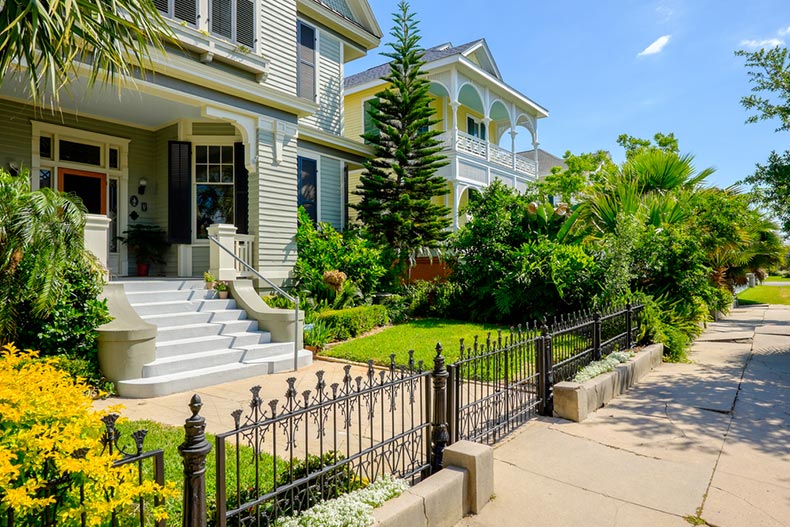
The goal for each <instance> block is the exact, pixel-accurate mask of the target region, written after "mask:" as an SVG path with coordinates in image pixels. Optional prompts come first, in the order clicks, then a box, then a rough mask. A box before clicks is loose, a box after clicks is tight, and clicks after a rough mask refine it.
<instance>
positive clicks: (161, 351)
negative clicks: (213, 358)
mask: <svg viewBox="0 0 790 527" xmlns="http://www.w3.org/2000/svg"><path fill="white" fill-rule="evenodd" d="M233 340H234V339H233V337H230V336H227V335H208V336H205V337H195V338H187V339H177V340H168V341H165V342H161V343H160V342H157V344H156V358H157V360H159V359H164V358H167V357H175V356H181V355H184V356H189V355H191V354H193V353H200V352H202V351H212V350H222V349H228V348H230V347H231V346H232V345H233Z"/></svg>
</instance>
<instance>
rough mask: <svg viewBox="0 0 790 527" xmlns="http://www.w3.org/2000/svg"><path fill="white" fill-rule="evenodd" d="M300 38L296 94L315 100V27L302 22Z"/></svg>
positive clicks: (298, 26) (299, 24)
mask: <svg viewBox="0 0 790 527" xmlns="http://www.w3.org/2000/svg"><path fill="white" fill-rule="evenodd" d="M297 30H298V31H297V32H298V38H299V50H298V53H299V60H298V66H299V68H298V70H299V71H298V78H297V85H296V92H297V93H296V95H297V96H299V97H303V98H305V99H310V100H311V101H312V100H315V29H313V28H312V27H310V26H308V25H305V24H302V23H301V22H299V23H298V25H297Z"/></svg>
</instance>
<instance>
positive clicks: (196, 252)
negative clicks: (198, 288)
mask: <svg viewBox="0 0 790 527" xmlns="http://www.w3.org/2000/svg"><path fill="white" fill-rule="evenodd" d="M208 267H209V248H208V245H193V246H192V276H203V272H204V271H208Z"/></svg>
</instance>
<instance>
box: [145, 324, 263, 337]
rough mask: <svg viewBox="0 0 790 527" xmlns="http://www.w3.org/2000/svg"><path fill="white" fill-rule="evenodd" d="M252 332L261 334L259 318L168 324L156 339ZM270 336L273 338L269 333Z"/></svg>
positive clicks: (161, 329) (160, 330)
mask: <svg viewBox="0 0 790 527" xmlns="http://www.w3.org/2000/svg"><path fill="white" fill-rule="evenodd" d="M247 332H251V334H254V335H259V334H260V333H267V335H268V332H258V321H257V320H228V321H226V322H215V321H213V320H212V321H211V322H208V323H204V324H186V325H183V326H168V327H163V328H160V329H159V332H158V333H157V336H156V339H157V341H158V342H167V341H170V340H182V339H189V338H197V337H205V336H208V335H228V336H234V337H235V336H236V334H240V333H247ZM268 338H271V336H270V335H269V336H268Z"/></svg>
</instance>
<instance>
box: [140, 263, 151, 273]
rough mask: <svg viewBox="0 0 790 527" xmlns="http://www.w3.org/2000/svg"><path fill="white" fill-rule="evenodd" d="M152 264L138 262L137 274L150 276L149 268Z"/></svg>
mask: <svg viewBox="0 0 790 527" xmlns="http://www.w3.org/2000/svg"><path fill="white" fill-rule="evenodd" d="M149 267H150V264H147V263H139V264H137V276H148V269H149Z"/></svg>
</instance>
